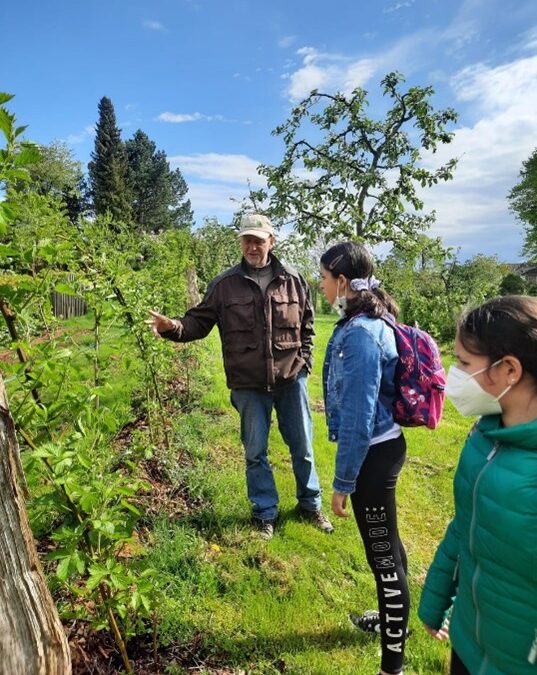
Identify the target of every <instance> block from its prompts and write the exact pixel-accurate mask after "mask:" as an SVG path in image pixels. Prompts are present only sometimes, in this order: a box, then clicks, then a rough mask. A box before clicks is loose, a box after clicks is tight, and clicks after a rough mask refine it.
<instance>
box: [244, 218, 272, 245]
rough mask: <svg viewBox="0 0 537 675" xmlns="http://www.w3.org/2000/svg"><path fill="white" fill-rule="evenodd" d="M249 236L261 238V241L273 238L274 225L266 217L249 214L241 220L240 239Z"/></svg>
mask: <svg viewBox="0 0 537 675" xmlns="http://www.w3.org/2000/svg"><path fill="white" fill-rule="evenodd" d="M247 234H250V235H252V236H253V237H259V239H268V238H269V237H273V236H274V230H273V228H272V223H271V222H270V220H269V219H268V218H267V217H266V216H262V215H261V214H259V213H247V214H246V215H244V216H242V218H241V222H240V227H239V237H243V236H245V235H247Z"/></svg>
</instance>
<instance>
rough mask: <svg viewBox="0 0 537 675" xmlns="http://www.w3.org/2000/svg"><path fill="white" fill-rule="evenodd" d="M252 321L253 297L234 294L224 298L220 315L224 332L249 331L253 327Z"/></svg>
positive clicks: (253, 315)
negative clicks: (221, 314)
mask: <svg viewBox="0 0 537 675" xmlns="http://www.w3.org/2000/svg"><path fill="white" fill-rule="evenodd" d="M254 321H255V312H254V298H253V297H251V296H235V297H231V298H227V299H226V301H225V305H224V312H223V316H222V323H223V326H224V332H225V333H233V332H235V331H240V332H244V331H251V330H253V328H254Z"/></svg>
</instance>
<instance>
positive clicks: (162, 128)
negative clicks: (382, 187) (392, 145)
mask: <svg viewBox="0 0 537 675" xmlns="http://www.w3.org/2000/svg"><path fill="white" fill-rule="evenodd" d="M0 31H1V32H0V34H1V35H2V40H1V47H0V49H1V56H0V90H2V91H7V92H9V93H11V94H14V95H15V99H14V100H13V101H12V102H11V103H10V110H11V111H12V112H14V113H15V114H16V116H17V122H18V123H19V124H27V125H28V129H27V131H26V137H27V138H28V139H30V140H33V141H36V142H38V143H50V142H52V141H53V140H62V141H64V142H65V143H67V144H68V145H69V147H70V148H72V150H73V152H74V155H75V157H76V158H77V159H79V160H80V161H82V162H83V163H84V165H86V164H87V162H88V161H89V158H90V154H91V152H92V150H93V145H94V125H95V123H96V121H97V105H98V102H99V100H100V98H101V97H102V96H108V97H109V98H110V99H111V100H112V102H113V104H114V108H115V111H116V117H117V122H118V126H119V127H120V128H121V130H122V137H123V138H124V139H125V140H126V139H127V138H130V137H131V136H132V135H133V134H134V132H135V131H136V130H137V129H143V130H144V131H145V132H146V133H147V135H148V136H149V137H150V138H151V139H152V140H153V141H154V142H155V143H156V145H157V147H158V148H159V149H160V150H164V151H165V152H166V154H167V157H168V160H169V162H170V164H171V166H172V167H179V168H180V169H181V172H182V173H183V175H184V177H185V179H186V181H187V183H188V186H189V197H190V199H191V202H192V206H193V209H194V214H195V218H196V222H197V223H198V224H201V223H202V222H203V219H204V218H205V217H212V216H215V217H217V218H219V220H220V221H221V222H230V221H231V218H232V214H233V211H234V209H235V208H236V201H234V200H237V199H241V198H242V197H244V196H245V194H246V193H247V192H248V183H250V185H251V186H252V187H258V186H262V185H263V184H264V183H263V179H262V178H261V177H260V176H259V175H258V174H257V172H256V167H257V166H258V165H259V164H260V163H268V164H278V163H279V162H280V161H281V159H282V156H283V143H282V141H281V139H279V138H277V137H275V136H273V135H271V131H272V130H273V129H274V128H275V127H276V126H277V125H278V124H281V123H282V122H284V121H285V120H286V119H287V117H288V116H289V113H290V111H291V109H292V107H293V105H295V104H296V103H298V102H299V101H300V100H301V99H303V98H304V97H306V96H307V95H308V94H309V92H310V90H311V89H313V88H318V89H319V90H320V91H323V92H326V93H333V92H335V91H343V92H346V93H349V92H350V91H352V89H353V88H354V87H357V86H361V87H364V88H365V89H366V90H367V91H368V92H369V100H370V106H369V114H370V116H371V117H381V115H382V111H381V109H382V100H381V99H380V96H379V83H380V80H381V79H382V78H383V76H384V75H385V74H386V73H388V72H390V71H392V70H398V71H400V72H401V73H403V74H404V76H405V77H406V80H407V82H406V84H407V85H408V86H413V85H420V86H427V85H432V86H433V87H434V90H435V95H434V97H433V99H432V100H433V104H434V105H435V107H439V108H443V107H448V106H451V107H453V108H455V109H456V110H457V112H458V113H459V119H458V122H457V123H456V125H455V126H454V127H453V130H454V131H455V137H454V140H453V142H452V143H451V144H450V145H446V146H442V147H441V148H440V149H439V150H438V152H437V153H436V155H435V156H434V157H433V158H431V157H428V158H425V160H424V161H425V163H427V164H429V163H431V162H442V161H445V160H447V159H449V158H451V157H458V158H459V166H458V168H457V170H456V172H455V178H454V180H453V181H450V182H448V183H442V184H440V185H438V186H436V187H435V188H434V189H430V190H427V191H425V192H423V194H422V197H423V199H424V202H425V208H426V210H428V211H430V210H432V209H434V210H435V211H436V216H437V220H436V224H435V225H434V227H433V228H432V230H431V232H430V234H432V235H439V236H441V237H442V239H443V241H444V243H445V244H446V245H449V246H453V247H455V248H456V249H458V250H459V256H460V258H461V259H466V258H468V257H471V256H473V255H475V254H478V253H483V254H486V255H496V256H498V258H499V259H500V260H502V261H506V262H515V261H519V260H522V259H523V257H522V252H521V249H522V244H523V228H522V225H521V224H520V223H519V222H518V221H517V220H516V219H515V217H514V215H513V214H512V213H510V212H509V210H508V205H507V200H506V197H507V194H508V193H509V190H510V189H511V188H512V187H513V185H514V184H515V183H516V182H517V180H518V176H519V171H520V169H521V166H522V162H523V161H524V160H525V159H527V158H528V157H529V155H530V154H531V152H532V151H533V149H534V148H535V147H536V146H537V2H536V1H535V0H375V1H373V2H372V1H371V0H334V2H331V3H329V2H327V1H326V0H271V1H270V2H267V1H265V2H263V1H262V0H257V1H253V0H252V1H250V2H248V1H246V0H220V1H219V0H152V2H151V3H149V2H142V1H141V0H129V1H128V2H127V1H126V0H106V1H104V0H85V1H84V2H73V1H72V0H47V1H46V2H43V0H18V2H7V1H5V2H2V3H1V4H0Z"/></svg>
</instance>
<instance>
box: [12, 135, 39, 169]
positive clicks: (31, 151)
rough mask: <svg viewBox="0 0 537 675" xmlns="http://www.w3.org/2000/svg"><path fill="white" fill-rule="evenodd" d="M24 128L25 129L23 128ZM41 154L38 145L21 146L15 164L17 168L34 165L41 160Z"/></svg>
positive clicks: (27, 144) (26, 144) (24, 144)
mask: <svg viewBox="0 0 537 675" xmlns="http://www.w3.org/2000/svg"><path fill="white" fill-rule="evenodd" d="M22 128H24V127H22ZM40 156H41V153H40V152H39V148H38V147H37V145H34V144H33V143H23V144H21V149H20V151H19V152H18V153H17V154H16V155H15V159H14V163H15V166H19V167H20V166H26V165H28V164H34V163H35V162H37V161H38V160H39V158H40Z"/></svg>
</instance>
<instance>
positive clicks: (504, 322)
mask: <svg viewBox="0 0 537 675" xmlns="http://www.w3.org/2000/svg"><path fill="white" fill-rule="evenodd" d="M455 356H456V358H457V365H456V366H454V367H452V368H451V369H450V371H449V374H448V379H447V389H446V393H447V396H448V397H449V398H450V399H451V401H452V402H453V404H454V405H455V407H456V408H457V409H458V410H459V412H461V413H462V414H463V415H468V416H470V415H481V416H482V417H481V418H480V419H479V420H478V422H477V423H476V425H475V426H474V428H473V429H472V431H471V432H470V435H469V436H468V439H467V441H466V443H465V445H464V448H463V450H462V454H461V457H460V461H459V465H458V467H457V471H456V474H455V480H454V495H455V517H454V519H453V520H452V521H451V523H450V525H449V527H448V528H447V531H446V534H445V536H444V539H443V541H442V543H441V544H440V546H439V547H438V550H437V552H436V555H435V558H434V561H433V563H432V565H431V568H430V570H429V572H428V575H427V579H426V581H425V586H424V589H423V593H422V596H421V602H420V607H419V610H418V614H419V616H420V618H421V620H422V621H423V622H424V624H425V628H426V630H427V631H428V632H429V633H430V634H431V635H432V636H433V637H435V638H437V639H440V640H443V639H447V637H448V630H449V637H450V639H451V644H452V650H453V651H452V662H451V673H452V675H460V674H468V673H470V675H537V298H533V297H527V296H505V297H503V298H498V299H495V300H490V301H488V302H486V303H485V304H483V305H482V306H481V307H478V308H477V309H474V310H472V311H471V312H469V313H468V314H466V315H465V316H464V317H463V318H462V319H461V321H460V324H459V328H458V332H457V338H456V340H455ZM453 598H454V599H453ZM448 614H450V620H449V622H448V621H447V619H446V616H447V615H448ZM448 623H449V626H448Z"/></svg>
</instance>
